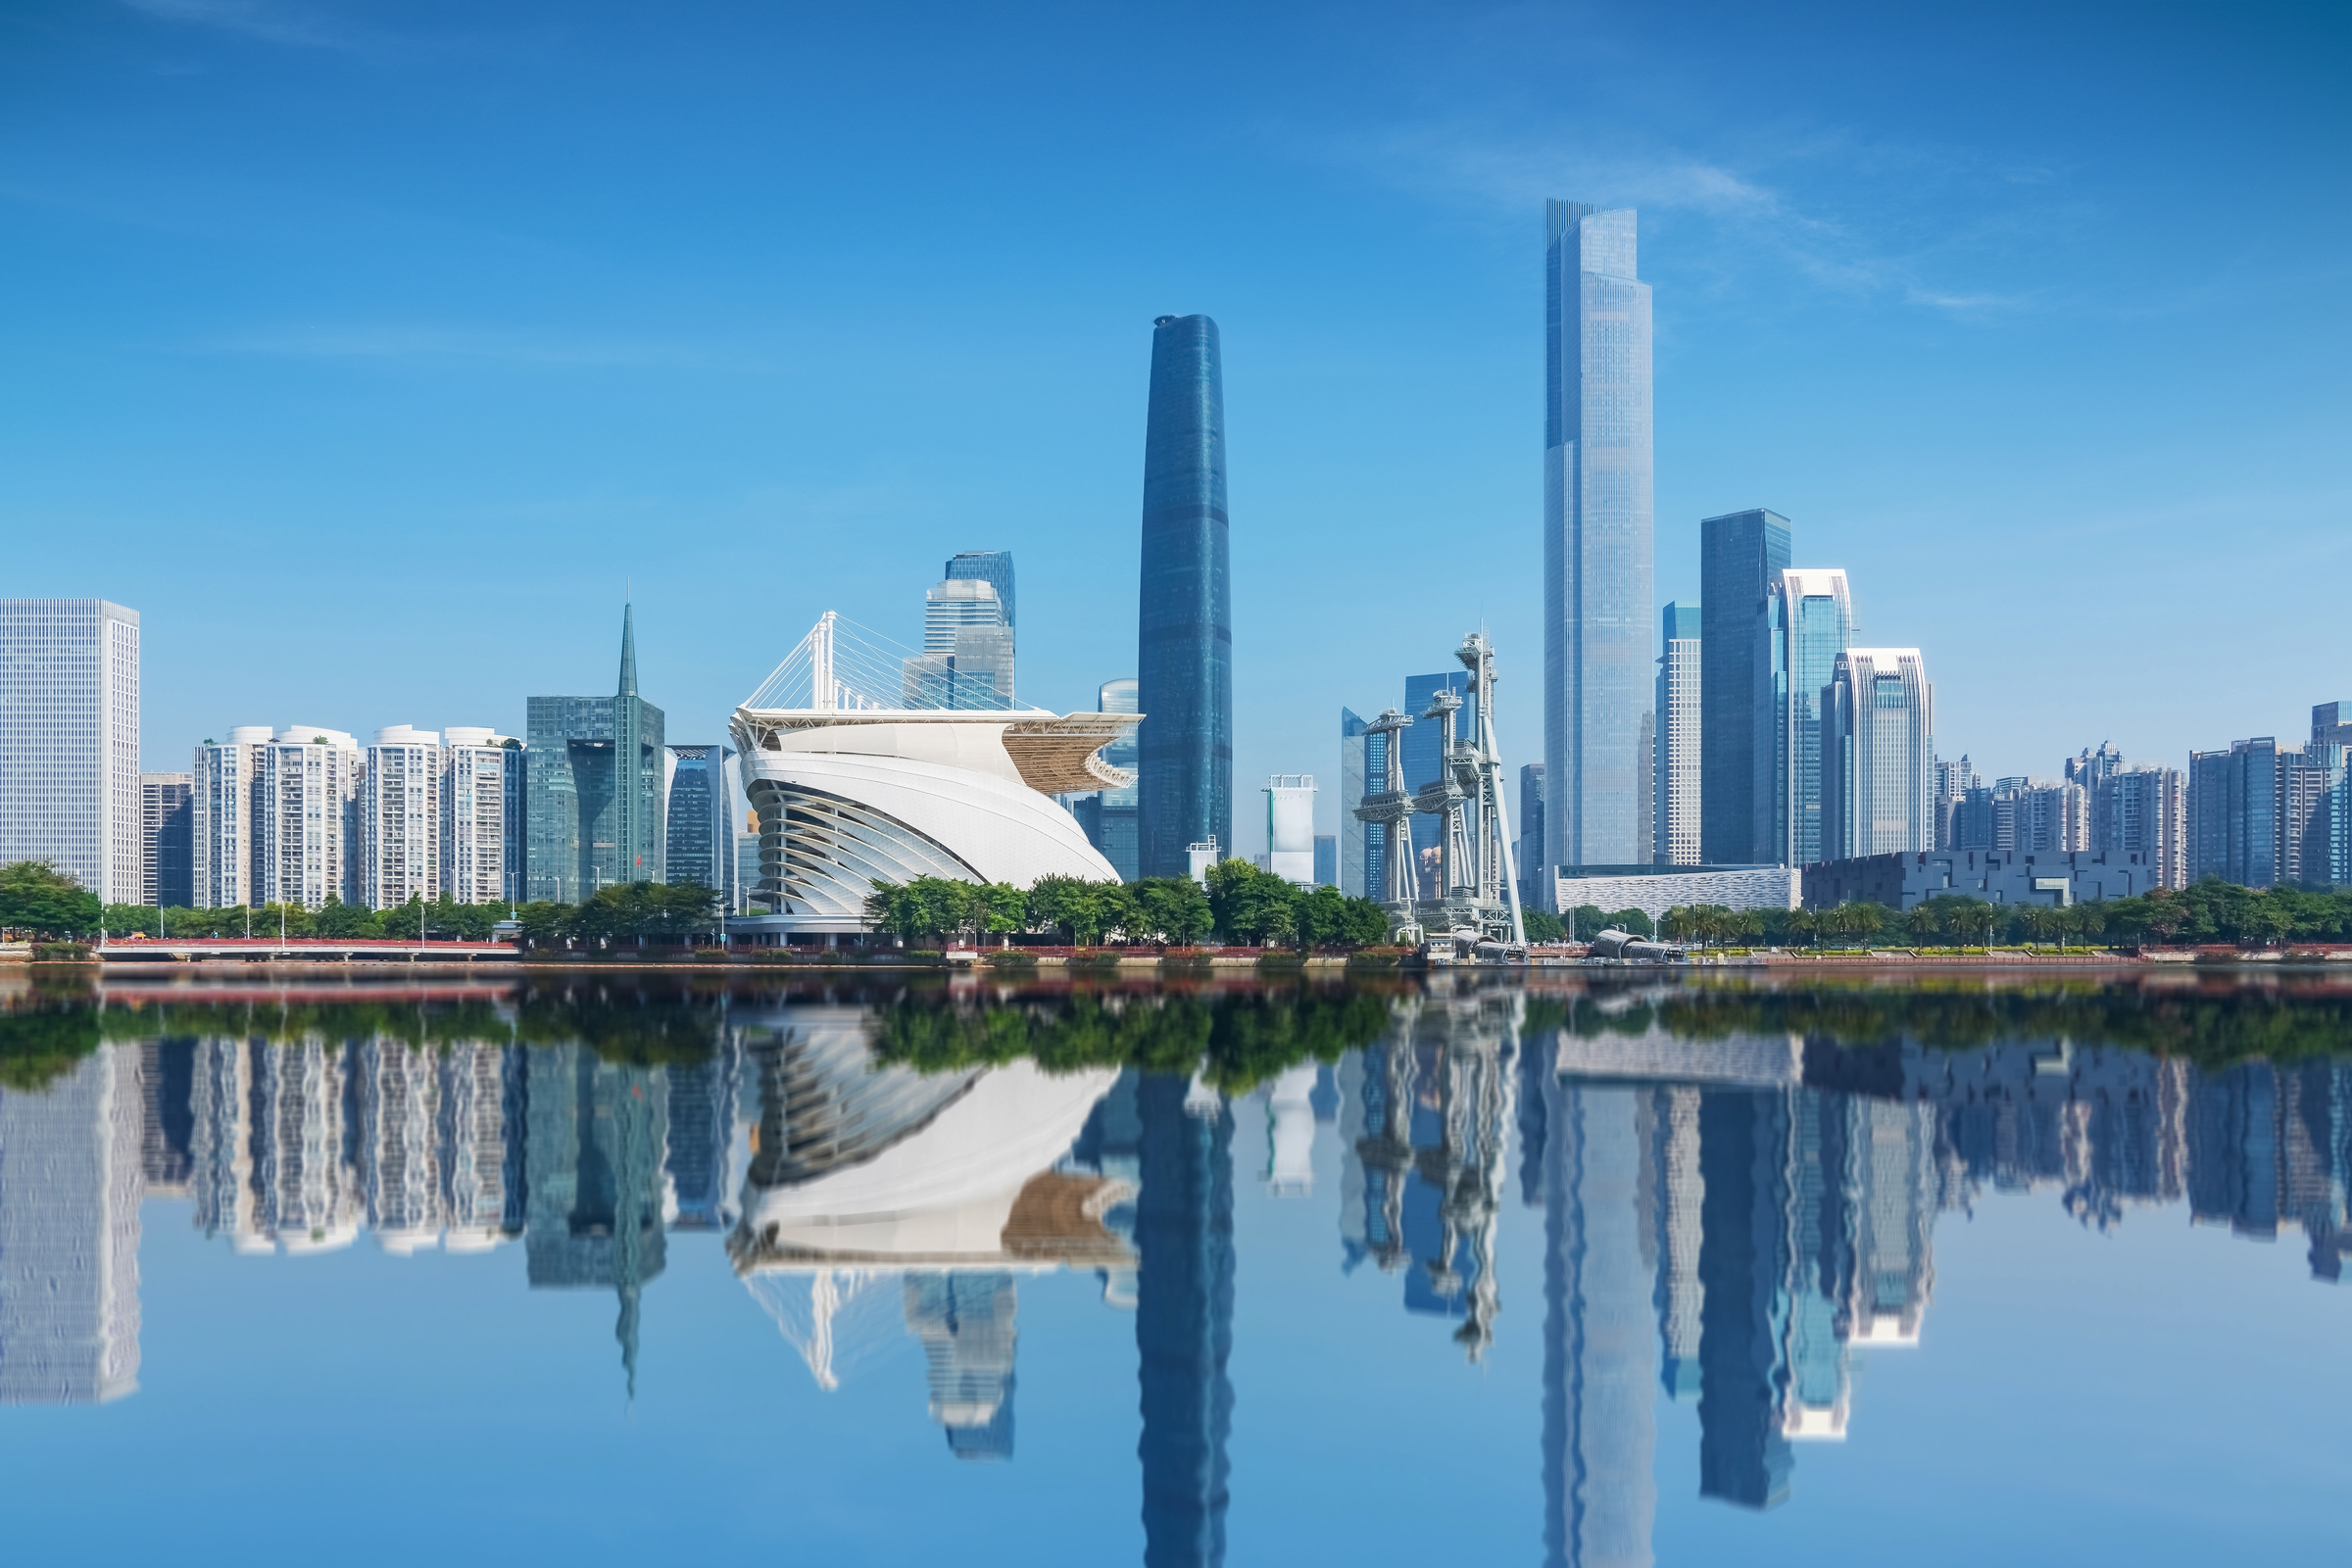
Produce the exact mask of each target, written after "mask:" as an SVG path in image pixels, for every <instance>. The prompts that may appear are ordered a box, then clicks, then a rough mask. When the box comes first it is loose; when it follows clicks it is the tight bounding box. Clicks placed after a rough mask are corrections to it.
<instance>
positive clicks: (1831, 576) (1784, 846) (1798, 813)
mask: <svg viewBox="0 0 2352 1568" xmlns="http://www.w3.org/2000/svg"><path fill="white" fill-rule="evenodd" d="M1765 643H1766V650H1767V653H1766V657H1767V659H1768V660H1769V675H1768V678H1769V680H1770V682H1771V687H1770V703H1771V711H1772V717H1771V733H1772V762H1771V774H1770V785H1771V795H1770V802H1769V806H1770V810H1771V816H1770V818H1769V825H1770V835H1769V837H1768V839H1767V840H1766V853H1765V854H1764V855H1762V856H1761V857H1759V858H1762V859H1766V860H1773V861H1778V862H1779V863H1780V864H1782V865H1806V864H1809V863H1811V862H1812V861H1815V860H1827V859H1836V858H1838V856H1839V855H1840V854H1842V853H1843V852H1842V851H1841V850H1838V849H1834V848H1833V847H1832V846H1831V844H1830V842H1829V841H1828V840H1827V839H1826V838H1825V836H1824V832H1823V826H1822V824H1823V821H1824V816H1823V796H1824V793H1825V790H1826V788H1827V786H1826V785H1825V783H1824V777H1823V776H1824V770H1825V768H1826V767H1827V765H1828V757H1829V755H1830V754H1828V753H1827V752H1826V751H1825V750H1824V747H1825V746H1826V745H1827V737H1826V735H1825V732H1824V730H1823V727H1822V726H1823V719H1824V717H1825V716H1826V715H1825V713H1824V707H1825V705H1826V704H1827V703H1828V702H1829V701H1830V696H1829V690H1828V688H1829V686H1830V684H1831V682H1832V681H1833V680H1834V679H1835V678H1836V675H1837V667H1838V655H1840V654H1842V653H1844V652H1845V651H1846V650H1847V649H1849V648H1851V647H1852V646H1853V644H1854V600H1853V595H1852V593H1851V592H1850V591H1849V590H1848V589H1847V587H1846V582H1845V573H1844V572H1843V571H1841V570H1838V569H1835V568H1820V567H1810V566H1807V567H1793V568H1790V569H1789V570H1786V571H1783V572H1782V573H1781V574H1780V575H1779V576H1778V577H1775V578H1774V579H1773V580H1772V582H1771V583H1769V584H1767V585H1766V600H1765ZM1759 793H1761V791H1759ZM1922 847H1924V846H1922Z"/></svg>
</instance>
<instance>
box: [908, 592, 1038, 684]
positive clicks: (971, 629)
mask: <svg viewBox="0 0 2352 1568" xmlns="http://www.w3.org/2000/svg"><path fill="white" fill-rule="evenodd" d="M949 564H950V565H954V564H955V563H954V562H950V563H949ZM1010 575H1011V566H1010V563H1009V561H1008V562H1007V563H1006V566H1005V576H1006V577H1007V578H1009V577H1010ZM1012 666H1013V636H1012V618H1011V612H1010V611H1009V610H1008V609H1007V608H1006V606H1005V602H1004V601H1003V600H1002V599H1001V598H999V597H998V594H997V587H996V584H995V583H994V582H991V581H990V580H989V579H987V578H985V577H949V578H947V579H945V580H944V581H942V582H940V583H939V584H938V585H937V586H935V587H933V588H932V589H931V591H930V592H929V593H928V594H926V595H924V596H923V651H922V653H920V654H919V655H917V656H916V657H914V658H912V659H909V660H908V661H907V668H906V675H905V680H904V687H905V691H904V696H903V700H904V701H905V703H906V705H907V707H908V708H945V709H996V708H1010V707H1011V706H1012V702H1013V695H1012V681H1013V667H1012Z"/></svg>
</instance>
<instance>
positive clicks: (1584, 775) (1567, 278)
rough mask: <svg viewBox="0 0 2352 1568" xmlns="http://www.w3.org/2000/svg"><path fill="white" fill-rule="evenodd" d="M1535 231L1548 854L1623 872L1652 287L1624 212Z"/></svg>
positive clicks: (1640, 619) (1641, 699) (1635, 762)
mask: <svg viewBox="0 0 2352 1568" xmlns="http://www.w3.org/2000/svg"><path fill="white" fill-rule="evenodd" d="M1544 240H1545V251H1544V309H1545V322H1544V358H1545V362H1546V366H1547V375H1546V402H1545V409H1544V768H1545V775H1544V776H1545V778H1546V780H1547V789H1546V803H1547V808H1548V809H1546V811H1545V813H1544V863H1545V864H1547V865H1584V864H1606V865H1628V864H1632V863H1634V862H1636V861H1642V860H1647V859H1648V858H1650V846H1649V845H1648V844H1647V843H1645V842H1643V841H1642V834H1641V823H1642V815H1643V814H1644V809H1645V806H1646V802H1645V801H1644V800H1643V799H1642V790H1641V785H1642V771H1643V763H1644V761H1645V760H1646V759H1644V758H1643V756H1642V728H1643V725H1642V718H1643V715H1644V714H1646V713H1648V712H1649V711H1650V695H1651V694H1650V691H1649V681H1648V679H1647V669H1648V666H1649V661H1650V650H1649V617H1650V614H1651V613H1652V607H1653V603H1654V601H1653V600H1652V599H1651V596H1650V586H1651V567H1652V547H1651V527H1652V496H1651V407H1650V290H1649V285H1648V284H1646V283H1643V282H1642V281H1640V280H1639V278H1638V276H1637V272H1636V256H1635V252H1636V245H1635V216H1634V214H1633V213H1632V212H1631V211H1630V210H1627V211H1618V212H1605V213H1604V212H1596V211H1594V210H1593V208H1591V207H1588V206H1586V205H1584V204H1583V203H1580V202H1563V201H1553V202H1549V203H1547V204H1546V205H1545V236H1544ZM1147 706H1149V702H1148V701H1147ZM1546 880H1548V879H1546Z"/></svg>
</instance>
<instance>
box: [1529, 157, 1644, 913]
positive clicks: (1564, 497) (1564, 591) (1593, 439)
mask: <svg viewBox="0 0 2352 1568" xmlns="http://www.w3.org/2000/svg"><path fill="white" fill-rule="evenodd" d="M1544 309H1545V319H1544V328H1545V332H1544V343H1545V359H1546V361H1547V370H1548V373H1547V377H1546V381H1547V396H1546V407H1545V412H1544V768H1545V781H1546V801H1545V806H1546V809H1545V811H1544V861H1545V863H1546V864H1548V865H1632V864H1635V863H1637V862H1640V861H1645V860H1647V859H1648V858H1649V853H1650V847H1649V846H1648V845H1647V844H1644V843H1642V818H1643V817H1644V816H1646V815H1647V814H1648V813H1647V811H1646V810H1645V809H1644V807H1645V805H1646V800H1645V798H1644V795H1643V792H1642V774H1643V773H1644V772H1645V771H1646V769H1645V768H1644V767H1643V762H1644V761H1645V758H1644V757H1643V755H1642V753H1643V747H1642V730H1643V727H1644V725H1643V719H1644V717H1645V716H1646V715H1647V714H1648V713H1649V703H1650V682H1649V662H1650V648H1649V617H1650V613H1651V608H1652V605H1651V598H1650V577H1651V560H1652V551H1651V501H1652V498H1651V482H1650V480H1651V472H1650V464H1651V455H1650V329H1649V285H1648V284H1646V283H1643V282H1640V281H1638V280H1637V279H1636V277H1635V268H1634V214H1633V213H1632V212H1631V211H1622V212H1611V213H1601V212H1595V211H1593V209H1592V208H1590V207H1587V206H1585V205H1584V204H1583V203H1581V202H1562V201H1554V202H1551V203H1548V204H1547V221H1546V250H1545V254H1544ZM1549 880H1550V879H1549V878H1548V877H1542V878H1539V879H1538V882H1539V885H1540V886H1542V885H1547V884H1548V883H1549Z"/></svg>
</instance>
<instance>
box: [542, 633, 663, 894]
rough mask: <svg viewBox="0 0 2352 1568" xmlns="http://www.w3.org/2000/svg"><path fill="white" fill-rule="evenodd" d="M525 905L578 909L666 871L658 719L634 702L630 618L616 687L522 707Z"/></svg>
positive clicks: (656, 878)
mask: <svg viewBox="0 0 2352 1568" xmlns="http://www.w3.org/2000/svg"><path fill="white" fill-rule="evenodd" d="M523 711H524V714H525V736H524V738H525V750H524V754H523V755H524V763H525V766H526V767H527V769H528V779H529V784H528V794H529V806H528V809H526V811H525V813H524V814H525V818H526V825H525V831H526V832H527V834H528V835H529V839H530V858H529V865H528V868H527V870H526V873H525V876H524V882H525V892H526V896H527V898H528V899H529V900H530V901H531V902H540V901H547V902H552V903H557V904H578V903H581V902H583V901H585V900H587V899H591V898H594V897H595V896H596V890H597V889H599V888H603V887H612V886H613V885H615V884H617V883H622V882H659V881H661V880H662V877H663V875H664V874H665V872H666V871H667V869H668V867H667V865H666V863H665V861H666V856H665V855H664V853H663V840H664V839H665V838H666V837H667V833H666V827H667V823H666V822H665V821H664V819H663V812H662V782H663V780H662V775H663V773H664V772H665V771H666V769H665V768H664V765H663V762H662V746H663V742H662V730H663V723H664V720H663V715H662V710H660V709H659V708H656V707H655V706H654V705H653V704H651V703H649V702H647V701H645V699H643V698H642V697H639V696H638V695H637V634H636V627H635V623H634V616H633V614H632V613H629V612H626V611H624V612H623V613H622V615H621V623H620V689H619V690H618V691H617V692H616V693H615V694H614V695H613V696H611V697H533V698H529V699H526V701H525V703H524V708H523Z"/></svg>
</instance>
